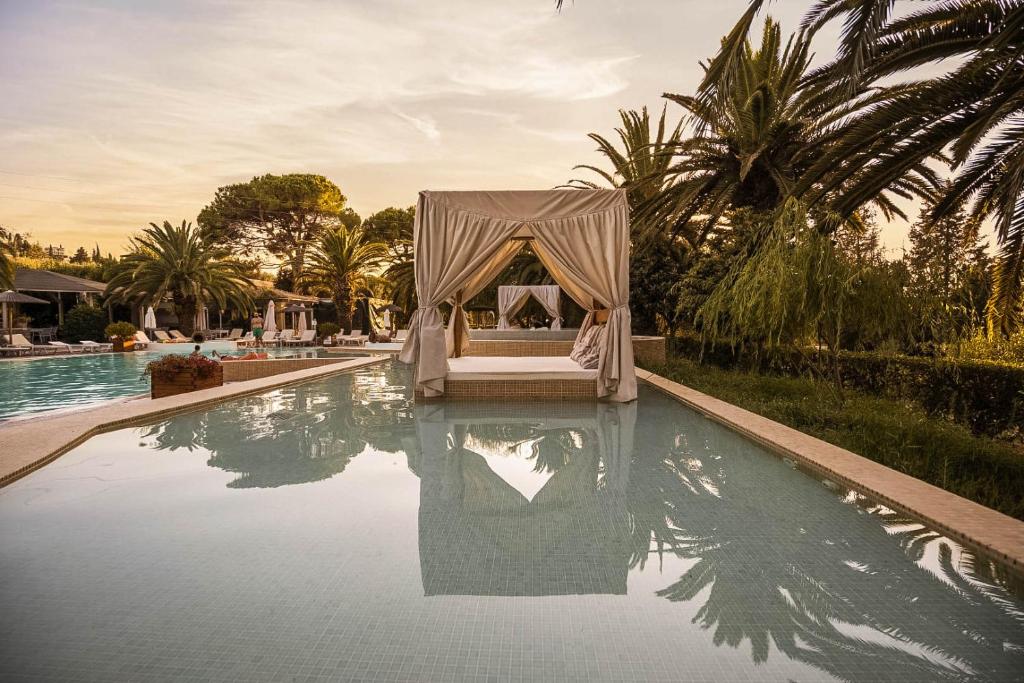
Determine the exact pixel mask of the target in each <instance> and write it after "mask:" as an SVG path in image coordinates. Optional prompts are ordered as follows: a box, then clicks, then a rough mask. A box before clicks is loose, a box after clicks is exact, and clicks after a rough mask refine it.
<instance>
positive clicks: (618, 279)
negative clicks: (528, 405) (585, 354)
mask: <svg viewBox="0 0 1024 683" xmlns="http://www.w3.org/2000/svg"><path fill="white" fill-rule="evenodd" d="M532 228H533V230H532V231H533V235H534V243H533V248H534V251H535V252H537V255H538V257H539V258H540V259H541V262H542V263H544V266H545V267H546V268H547V270H548V273H550V274H551V277H553V278H554V280H555V282H557V283H558V284H560V285H562V288H563V289H565V290H566V291H567V292H569V294H570V296H573V298H574V299H577V301H579V299H578V298H577V297H580V298H583V299H584V301H580V303H581V305H583V307H584V308H586V309H588V311H589V312H588V313H587V316H586V318H584V320H583V325H581V326H580V332H579V333H580V334H581V335H582V334H584V333H585V332H586V330H587V328H589V327H590V325H591V324H592V323H593V319H594V313H593V310H594V308H595V307H594V305H593V304H591V305H586V303H584V302H585V301H586V296H589V297H591V298H592V300H593V301H594V302H597V303H598V304H601V305H602V306H604V307H605V308H608V309H610V313H609V316H608V323H607V324H606V325H605V328H604V331H603V332H602V335H601V340H600V341H599V348H600V359H599V361H598V365H597V374H598V387H597V393H598V396H602V397H604V396H607V397H608V398H610V399H611V400H613V401H630V400H632V399H634V398H636V372H635V370H634V368H633V338H632V328H631V317H630V314H629V209H628V207H627V205H626V203H625V199H623V202H622V205H621V206H619V207H616V208H614V209H609V210H608V211H605V212H603V213H600V214H586V215H582V216H574V217H571V218H567V219H563V220H559V221H545V222H543V223H540V222H538V223H535V224H534V225H533V226H532ZM574 292H575V293H576V294H575V295H574Z"/></svg>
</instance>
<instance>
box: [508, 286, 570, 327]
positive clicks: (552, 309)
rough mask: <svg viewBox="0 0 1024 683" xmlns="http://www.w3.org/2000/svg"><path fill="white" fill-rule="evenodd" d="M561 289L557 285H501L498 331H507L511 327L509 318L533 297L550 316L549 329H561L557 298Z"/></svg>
mask: <svg viewBox="0 0 1024 683" xmlns="http://www.w3.org/2000/svg"><path fill="white" fill-rule="evenodd" d="M561 293H562V288H561V287H559V286H558V285H502V286H501V287H498V329H499V330H507V329H509V328H510V327H511V325H510V324H509V318H510V317H511V316H513V315H515V314H516V312H517V311H518V310H519V309H520V308H522V307H523V304H525V303H526V300H527V299H528V298H529V297H530V296H533V298H535V299H536V300H537V301H539V302H540V305H541V306H543V307H544V310H545V311H547V313H548V315H550V316H551V329H553V330H560V329H562V316H561V312H560V311H559V305H558V297H559V295H560V294H561Z"/></svg>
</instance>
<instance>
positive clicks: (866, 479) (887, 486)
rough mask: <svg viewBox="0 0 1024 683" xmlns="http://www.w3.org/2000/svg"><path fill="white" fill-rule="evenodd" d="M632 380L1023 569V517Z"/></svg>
mask: <svg viewBox="0 0 1024 683" xmlns="http://www.w3.org/2000/svg"><path fill="white" fill-rule="evenodd" d="M636 376H637V379H638V380H639V381H641V382H643V383H645V384H648V385H649V386H651V387H653V388H654V389H657V390H658V391H660V392H661V393H663V394H667V395H668V396H670V397H671V398H674V399H676V400H677V401H679V402H680V403H682V404H683V405H685V406H687V407H688V408H691V409H693V410H695V411H697V412H698V413H700V414H702V415H704V416H705V417H707V418H709V419H711V420H713V421H715V422H717V423H718V424H721V425H723V426H725V427H728V428H729V429H732V430H733V431H735V432H738V433H739V434H741V435H742V436H744V437H746V438H748V439H750V440H751V441H753V442H755V443H757V444H758V445H760V446H763V447H764V448H767V449H768V450H770V451H772V452H774V453H776V454H778V455H782V456H785V457H788V458H791V459H793V460H795V461H796V462H797V463H799V464H800V465H803V466H806V467H808V468H810V469H811V470H813V471H815V472H817V473H819V474H821V475H823V476H825V477H826V478H827V479H829V480H831V481H834V482H836V483H837V484H842V485H844V486H848V487H849V488H851V489H855V490H857V491H860V492H862V493H864V494H866V495H868V496H870V497H871V498H873V499H875V500H877V501H878V502H880V503H883V504H884V505H887V506H888V507H891V508H892V509H894V510H898V511H900V512H903V513H905V514H908V515H910V516H912V517H915V518H917V519H919V520H921V521H922V522H924V523H925V524H927V525H929V526H931V527H933V528H935V529H936V530H938V531H940V532H942V533H943V534H946V535H948V536H949V537H950V538H953V539H954V540H957V541H959V542H963V543H965V544H966V545H969V546H974V547H976V548H978V549H980V550H982V551H983V552H984V553H986V554H988V555H991V556H992V557H993V558H995V559H997V560H999V561H1000V562H1003V563H1005V564H1007V565H1008V566H1009V567H1011V568H1012V569H1013V570H1014V571H1015V572H1024V522H1021V521H1019V520H1016V519H1014V518H1013V517H1010V516H1008V515H1004V514H1003V513H1001V512H998V511H996V510H993V509H991V508H988V507H985V506H984V505H981V504H979V503H975V502H973V501H971V500H968V499H966V498H963V497H961V496H958V495H956V494H955V493H951V492H949V491H946V490H944V489H941V488H939V487H937V486H933V485H932V484H929V483H927V482H924V481H922V480H920V479H917V478H915V477H911V476H910V475H907V474H903V473H902V472H898V471H896V470H894V469H892V468H890V467H886V466H885V465H882V464H879V463H877V462H875V461H873V460H869V459H868V458H865V457H864V456H861V455H857V454H856V453H853V452H851V451H848V450H846V449H844V448H840V447H839V446H835V445H833V444H830V443H828V442H826V441H822V440H821V439H818V438H816V437H813V436H811V435H810V434H805V433H804V432H801V431H799V430H797V429H793V428H792V427H787V426H786V425H784V424H781V423H779V422H775V421H774V420H769V419H768V418H766V417H762V416H761V415H758V414H757V413H753V412H750V411H749V410H744V409H743V408H740V407H739V406H735V405H733V404H731V403H728V402H726V401H722V400H720V399H717V398H714V397H713V396H709V395H707V394H703V393H701V392H699V391H697V390H695V389H691V388H690V387H687V386H685V385H683V384H679V383H678V382H673V381H672V380H669V379H666V378H664V377H662V376H660V375H657V374H655V373H653V372H650V371H648V370H644V369H642V368H639V367H638V368H636Z"/></svg>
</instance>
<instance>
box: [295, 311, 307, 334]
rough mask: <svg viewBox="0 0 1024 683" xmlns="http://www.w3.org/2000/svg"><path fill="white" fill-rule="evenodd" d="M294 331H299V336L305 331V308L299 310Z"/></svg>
mask: <svg viewBox="0 0 1024 683" xmlns="http://www.w3.org/2000/svg"><path fill="white" fill-rule="evenodd" d="M296 331H297V332H298V333H299V335H300V336H301V335H302V333H303V332H305V331H306V311H305V310H302V311H299V325H298V327H297V328H296Z"/></svg>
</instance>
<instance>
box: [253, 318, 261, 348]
mask: <svg viewBox="0 0 1024 683" xmlns="http://www.w3.org/2000/svg"><path fill="white" fill-rule="evenodd" d="M252 336H253V337H255V338H256V346H263V318H262V317H261V316H260V314H259V313H257V314H256V315H254V316H253V317H252Z"/></svg>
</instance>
